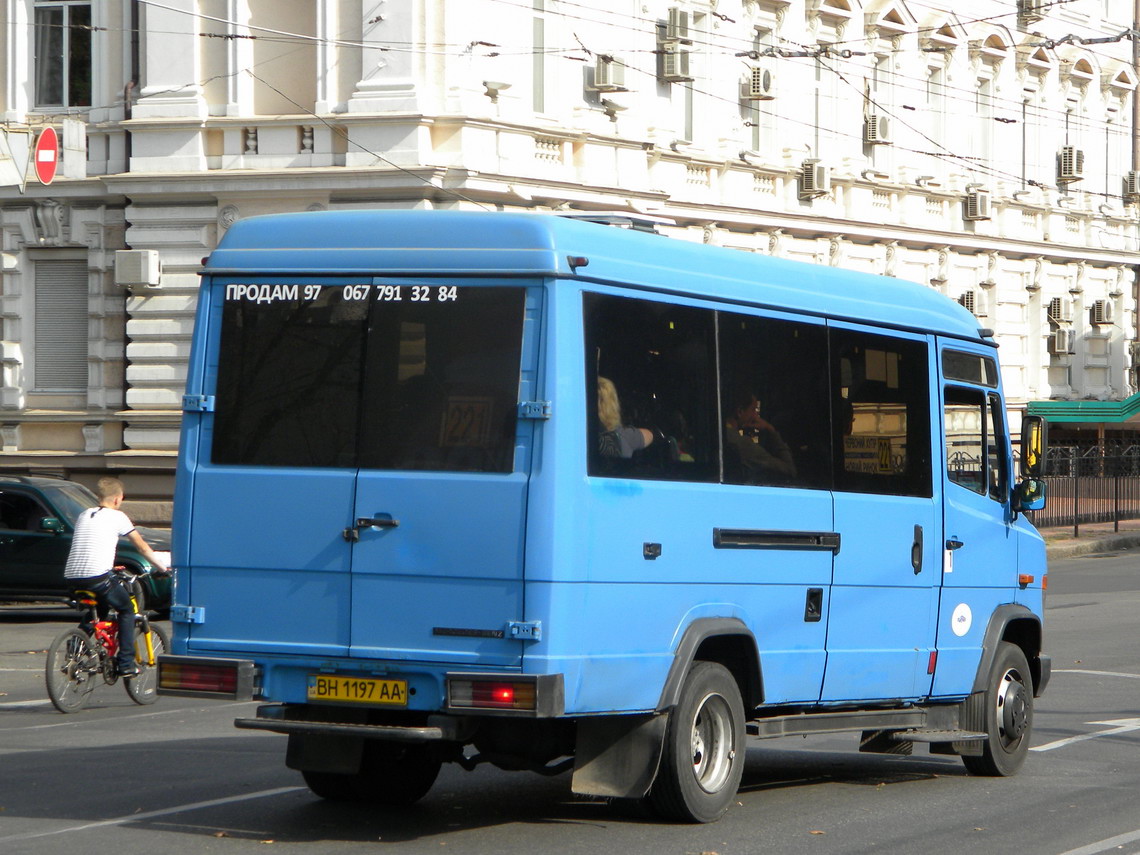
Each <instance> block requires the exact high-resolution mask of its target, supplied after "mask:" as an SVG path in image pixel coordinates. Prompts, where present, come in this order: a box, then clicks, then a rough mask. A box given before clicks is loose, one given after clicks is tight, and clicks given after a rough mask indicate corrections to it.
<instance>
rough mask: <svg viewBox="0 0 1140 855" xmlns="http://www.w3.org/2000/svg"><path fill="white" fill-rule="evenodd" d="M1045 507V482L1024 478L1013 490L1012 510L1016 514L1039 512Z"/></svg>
mask: <svg viewBox="0 0 1140 855" xmlns="http://www.w3.org/2000/svg"><path fill="white" fill-rule="evenodd" d="M1043 507H1045V482H1044V481H1042V480H1040V479H1038V478H1026V479H1025V480H1024V481H1022V482H1021V483H1020V484H1018V485H1017V486H1016V487H1014V488H1013V509H1014V510H1015V511H1017V512H1018V513H1022V512H1024V511H1039V510H1041V509H1042V508H1043Z"/></svg>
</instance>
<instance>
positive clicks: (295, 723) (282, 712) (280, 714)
mask: <svg viewBox="0 0 1140 855" xmlns="http://www.w3.org/2000/svg"><path fill="white" fill-rule="evenodd" d="M310 709H311V708H310V707H307V706H299V705H294V704H267V705H265V706H260V707H258V708H257V715H256V717H255V718H239V719H236V720H235V721H234V727H238V728H242V729H245V730H268V731H271V732H272V733H287V734H305V735H309V736H313V735H320V736H349V737H353V738H356V739H382V740H385V741H387V742H464V741H466V739H467V738H468V737H469V736H470V733H471V730H472V727H471V724H470V723H469V722H468V721H467V720H465V719H463V718H456V717H454V716H444V715H433V716H428V717H427V723H426V724H425V725H423V726H404V725H395V726H393V725H383V724H367V723H363V722H352V721H327V720H321V721H314V720H312V719H311V718H309V717H308V714H309V711H310ZM324 717H325V718H327V715H326V716H324ZM345 717H346V718H350V717H351V716H345Z"/></svg>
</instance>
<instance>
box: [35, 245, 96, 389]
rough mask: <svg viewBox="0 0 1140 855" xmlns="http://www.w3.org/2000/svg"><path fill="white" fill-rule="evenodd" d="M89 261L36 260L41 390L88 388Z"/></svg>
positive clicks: (38, 380)
mask: <svg viewBox="0 0 1140 855" xmlns="http://www.w3.org/2000/svg"><path fill="white" fill-rule="evenodd" d="M87 316H88V309H87V262H86V261H85V260H82V259H76V260H65V259H60V260H52V261H47V260H43V261H37V262H36V303H35V318H36V320H35V345H36V346H35V368H34V371H35V381H34V387H35V391H37V392H85V391H86V390H87V338H88V332H87Z"/></svg>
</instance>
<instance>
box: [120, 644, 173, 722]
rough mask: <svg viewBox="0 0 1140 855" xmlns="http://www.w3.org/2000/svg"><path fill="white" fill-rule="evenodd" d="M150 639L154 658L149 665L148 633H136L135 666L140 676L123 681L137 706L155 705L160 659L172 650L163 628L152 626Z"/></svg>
mask: <svg viewBox="0 0 1140 855" xmlns="http://www.w3.org/2000/svg"><path fill="white" fill-rule="evenodd" d="M150 638H151V647H152V649H153V650H154V658H153V659H151V660H150V663H149V664H148V663H147V653H146V633H145V632H137V633H135V664H137V665H138V666H139V675H138V676H137V677H127V678H126V680H124V681H123V682H124V684H125V685H126V688H127V694H128V695H130V696H131V700H132V701H134V702H135V703H136V704H153V703H154V702H155V701H157V700H158V657H159V656H161V655H162V654H163V653H166V652H167V651H169V650H170V639H169V638H168V637H167V635H166V630H164V629H163V628H162V627H159V626H155V625H154V624H151V625H150Z"/></svg>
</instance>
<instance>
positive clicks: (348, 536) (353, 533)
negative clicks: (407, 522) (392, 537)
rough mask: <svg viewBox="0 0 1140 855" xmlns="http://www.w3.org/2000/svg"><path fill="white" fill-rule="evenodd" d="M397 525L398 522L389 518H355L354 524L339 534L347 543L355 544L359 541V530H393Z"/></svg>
mask: <svg viewBox="0 0 1140 855" xmlns="http://www.w3.org/2000/svg"><path fill="white" fill-rule="evenodd" d="M399 524H400V521H399V520H394V519H392V518H391V517H357V518H356V523H355V524H354V525H350V526H349V527H348V528H346V529H344V530H343V531H341V533H340V534H341V537H343V538H344V539H345V540H347V541H348V542H349V543H356V542H357V541H358V540H360V530H361V529H364V528H395V527H396V526H398V525H399Z"/></svg>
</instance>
